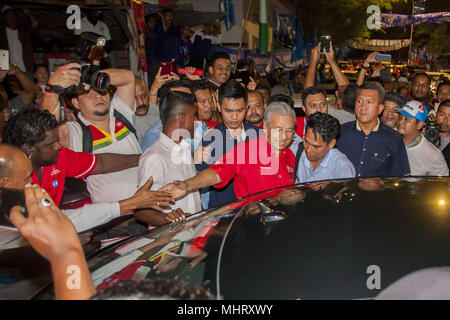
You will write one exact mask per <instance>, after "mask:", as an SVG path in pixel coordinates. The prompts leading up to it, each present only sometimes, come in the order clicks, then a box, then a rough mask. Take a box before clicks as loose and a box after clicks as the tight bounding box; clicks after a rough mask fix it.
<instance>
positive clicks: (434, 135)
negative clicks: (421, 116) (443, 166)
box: [425, 120, 440, 143]
mask: <svg viewBox="0 0 450 320" xmlns="http://www.w3.org/2000/svg"><path fill="white" fill-rule="evenodd" d="M439 132H440V126H439V125H438V124H437V123H436V121H430V120H428V121H427V122H426V123H425V138H427V140H428V141H430V142H431V143H436V142H437V141H438V140H439Z"/></svg>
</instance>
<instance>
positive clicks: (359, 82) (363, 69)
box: [356, 52, 378, 86]
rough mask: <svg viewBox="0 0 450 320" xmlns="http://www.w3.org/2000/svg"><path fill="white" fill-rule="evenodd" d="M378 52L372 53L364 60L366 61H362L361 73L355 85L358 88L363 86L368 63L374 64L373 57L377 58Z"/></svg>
mask: <svg viewBox="0 0 450 320" xmlns="http://www.w3.org/2000/svg"><path fill="white" fill-rule="evenodd" d="M377 54H378V52H372V53H371V54H369V55H368V56H367V58H366V60H364V63H363V65H362V67H361V71H360V72H359V75H358V80H357V81H356V84H357V85H358V86H362V85H363V84H364V79H365V77H366V73H367V69H368V68H369V67H370V63H371V62H375V61H376V60H375V57H376V56H377Z"/></svg>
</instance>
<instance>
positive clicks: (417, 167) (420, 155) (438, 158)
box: [406, 136, 448, 176]
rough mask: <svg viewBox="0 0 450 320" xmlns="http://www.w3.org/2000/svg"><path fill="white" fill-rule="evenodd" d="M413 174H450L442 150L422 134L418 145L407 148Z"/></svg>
mask: <svg viewBox="0 0 450 320" xmlns="http://www.w3.org/2000/svg"><path fill="white" fill-rule="evenodd" d="M406 153H407V154H408V161H409V167H410V169H411V175H412V176H448V167H447V162H446V161H445V158H444V155H443V154H442V152H441V151H440V150H439V149H438V148H436V147H435V146H434V145H433V144H432V143H431V142H430V141H428V140H427V139H426V138H425V137H424V136H422V138H421V140H420V142H419V144H418V145H416V146H414V147H412V148H409V149H408V150H406Z"/></svg>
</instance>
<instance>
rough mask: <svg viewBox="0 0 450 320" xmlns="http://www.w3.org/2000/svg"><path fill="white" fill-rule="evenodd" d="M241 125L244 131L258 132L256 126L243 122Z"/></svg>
mask: <svg viewBox="0 0 450 320" xmlns="http://www.w3.org/2000/svg"><path fill="white" fill-rule="evenodd" d="M243 125H244V130H245V131H247V130H259V128H258V127H257V126H255V125H254V124H251V123H249V122H247V121H244V122H243Z"/></svg>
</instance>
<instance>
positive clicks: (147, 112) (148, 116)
mask: <svg viewBox="0 0 450 320" xmlns="http://www.w3.org/2000/svg"><path fill="white" fill-rule="evenodd" d="M135 115H136V119H135V121H134V126H135V128H136V132H137V136H138V141H139V143H141V142H142V138H143V137H144V134H145V133H146V132H147V130H148V129H150V128H151V127H153V125H154V124H155V123H157V122H158V121H159V120H160V119H159V107H158V106H157V105H156V104H153V103H151V102H150V92H149V91H148V89H147V87H146V86H145V82H144V80H142V79H141V78H139V77H136V111H135Z"/></svg>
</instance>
